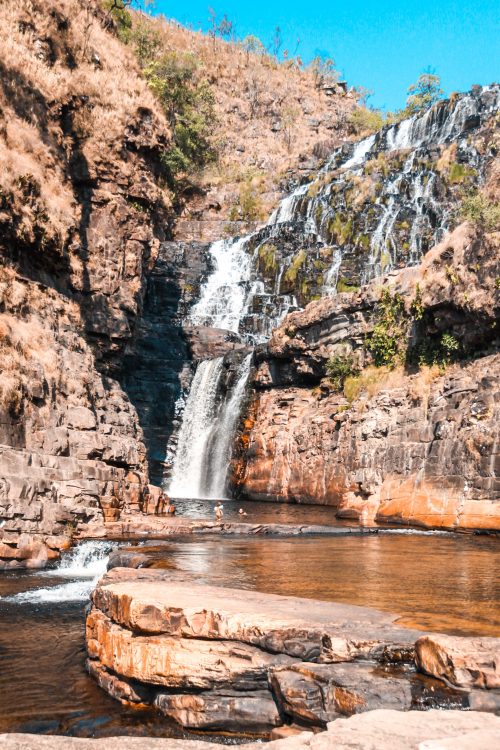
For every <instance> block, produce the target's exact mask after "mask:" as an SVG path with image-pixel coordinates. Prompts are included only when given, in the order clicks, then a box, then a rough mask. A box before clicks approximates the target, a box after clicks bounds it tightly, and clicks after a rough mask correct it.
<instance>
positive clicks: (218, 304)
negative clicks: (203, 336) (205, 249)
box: [189, 237, 251, 332]
mask: <svg viewBox="0 0 500 750" xmlns="http://www.w3.org/2000/svg"><path fill="white" fill-rule="evenodd" d="M246 242H247V238H246V237H242V238H240V239H236V240H235V239H230V240H217V241H216V242H213V243H212V245H211V247H210V255H211V257H212V262H213V264H214V266H215V270H214V272H213V273H211V274H210V276H209V277H208V278H207V280H206V282H205V284H204V285H203V287H202V289H201V293H200V299H199V301H198V302H197V303H196V304H195V305H194V306H193V308H192V310H191V314H190V316H189V322H190V323H191V325H195V326H210V327H211V328H223V329H224V330H227V331H234V332H237V331H238V329H239V325H240V321H241V317H242V314H243V310H244V307H245V301H246V296H247V295H246V291H247V289H246V287H247V286H248V284H249V283H250V279H251V258H250V256H249V254H248V253H247V252H246Z"/></svg>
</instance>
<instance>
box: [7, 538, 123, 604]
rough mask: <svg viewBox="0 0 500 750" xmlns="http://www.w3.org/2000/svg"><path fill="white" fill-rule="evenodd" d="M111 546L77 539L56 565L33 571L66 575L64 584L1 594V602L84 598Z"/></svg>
mask: <svg viewBox="0 0 500 750" xmlns="http://www.w3.org/2000/svg"><path fill="white" fill-rule="evenodd" d="M114 547H115V544H114V543H113V542H102V541H87V542H80V544H77V545H76V547H73V549H71V550H70V551H69V552H66V553H63V556H62V557H61V560H60V561H59V563H58V564H57V565H56V567H54V568H51V569H49V570H44V571H41V572H38V573H37V576H41V577H46V578H51V577H52V578H69V579H71V580H70V581H68V583H62V584H59V585H56V586H50V587H43V588H35V589H31V590H28V591H23V592H21V593H19V594H14V595H13V596H8V597H5V598H4V601H9V602H12V603H16V604H57V603H64V602H84V601H87V600H88V598H89V596H90V593H91V591H92V590H93V589H94V588H95V585H96V583H97V581H98V579H99V578H100V577H101V576H102V575H104V573H105V572H106V570H107V565H108V559H109V553H110V552H111V550H112V549H113V548H114ZM0 598H2V597H0Z"/></svg>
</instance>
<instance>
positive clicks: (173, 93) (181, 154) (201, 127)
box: [144, 52, 215, 187]
mask: <svg viewBox="0 0 500 750" xmlns="http://www.w3.org/2000/svg"><path fill="white" fill-rule="evenodd" d="M196 70H197V62H196V59H195V58H194V56H193V55H191V54H189V53H180V52H166V53H165V54H164V55H162V56H161V57H160V58H159V59H158V60H156V61H155V62H153V63H151V64H150V65H149V66H148V67H147V68H146V69H145V71H144V74H145V76H146V79H147V81H148V84H149V87H150V88H151V90H152V91H153V93H154V94H155V95H156V97H157V98H158V100H159V101H160V103H161V105H162V107H163V109H164V111H165V114H166V116H167V118H168V120H169V122H170V124H171V126H172V131H173V146H172V148H171V149H170V150H169V151H168V152H166V153H165V154H164V155H163V163H164V166H165V168H166V170H167V179H168V182H169V184H170V186H171V187H174V186H175V182H176V180H177V179H178V176H179V174H182V173H190V172H193V171H195V170H196V169H199V168H200V167H203V166H205V165H206V164H208V163H209V162H210V161H212V160H213V159H214V158H215V152H214V149H213V147H212V145H211V143H210V140H209V137H210V133H211V125H212V123H213V119H214V97H213V94H212V92H211V90H210V88H209V86H208V84H207V83H206V82H205V81H201V82H198V81H197V80H196V78H195V73H196Z"/></svg>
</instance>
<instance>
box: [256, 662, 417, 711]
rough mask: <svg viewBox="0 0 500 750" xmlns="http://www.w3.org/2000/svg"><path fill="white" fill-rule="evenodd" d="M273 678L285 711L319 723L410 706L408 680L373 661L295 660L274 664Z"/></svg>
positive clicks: (401, 709) (273, 683)
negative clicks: (367, 712)
mask: <svg viewBox="0 0 500 750" xmlns="http://www.w3.org/2000/svg"><path fill="white" fill-rule="evenodd" d="M270 680H271V685H272V686H273V689H274V692H275V694H276V695H277V696H278V699H279V702H280V704H281V705H282V707H283V711H284V712H285V713H286V714H288V715H289V716H291V717H292V718H293V719H294V720H296V721H301V722H306V723H307V722H311V723H313V724H316V725H322V724H323V725H325V724H326V723H327V722H328V721H332V720H333V719H336V718H337V717H338V716H341V715H344V716H350V715H351V714H354V713H360V712H362V711H370V710H373V709H376V708H382V707H383V708H391V709H396V710H399V711H407V710H408V709H409V708H410V706H411V689H410V685H409V683H408V681H405V680H403V679H398V678H395V677H393V676H391V675H390V674H389V673H385V672H383V671H381V670H380V668H378V670H377V669H376V667H375V665H374V664H371V665H370V664H335V665H330V664H310V663H309V664H308V663H301V664H294V665H292V666H291V667H283V668H273V669H272V670H271V675H270Z"/></svg>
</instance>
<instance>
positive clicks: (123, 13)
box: [102, 0, 132, 44]
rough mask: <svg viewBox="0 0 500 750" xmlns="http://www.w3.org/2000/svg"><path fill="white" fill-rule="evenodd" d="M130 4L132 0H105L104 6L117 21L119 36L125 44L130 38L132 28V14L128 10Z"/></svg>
mask: <svg viewBox="0 0 500 750" xmlns="http://www.w3.org/2000/svg"><path fill="white" fill-rule="evenodd" d="M130 5H131V0H104V2H103V6H102V7H103V8H104V10H107V11H108V13H109V15H110V16H111V17H112V19H113V21H114V22H115V23H116V28H117V30H118V36H119V37H120V39H121V40H122V42H125V44H127V43H128V41H129V40H130V34H131V29H132V15H131V14H130V13H129V11H128V10H127V8H129V7H130Z"/></svg>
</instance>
